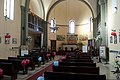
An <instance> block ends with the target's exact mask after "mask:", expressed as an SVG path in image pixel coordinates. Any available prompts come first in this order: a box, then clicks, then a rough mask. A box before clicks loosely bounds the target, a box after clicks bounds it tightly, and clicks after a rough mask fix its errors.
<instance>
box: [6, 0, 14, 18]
mask: <svg viewBox="0 0 120 80" xmlns="http://www.w3.org/2000/svg"><path fill="white" fill-rule="evenodd" d="M4 16H5V18H7V19H10V20H13V19H14V0H4Z"/></svg>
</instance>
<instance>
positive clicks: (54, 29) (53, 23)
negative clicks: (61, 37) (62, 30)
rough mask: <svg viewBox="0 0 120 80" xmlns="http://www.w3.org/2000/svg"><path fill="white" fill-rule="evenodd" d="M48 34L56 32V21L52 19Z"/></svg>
mask: <svg viewBox="0 0 120 80" xmlns="http://www.w3.org/2000/svg"><path fill="white" fill-rule="evenodd" d="M50 30H51V31H50V32H53V33H55V32H56V20H55V19H54V18H52V19H51V25H50Z"/></svg>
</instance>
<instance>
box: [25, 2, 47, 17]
mask: <svg viewBox="0 0 120 80" xmlns="http://www.w3.org/2000/svg"><path fill="white" fill-rule="evenodd" d="M38 3H39V5H40V3H41V6H42V12H43V13H42V15H43V16H42V18H43V19H45V9H44V5H43V2H42V0H38ZM29 5H30V0H26V2H25V8H26V10H27V11H29Z"/></svg>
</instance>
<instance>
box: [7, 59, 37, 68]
mask: <svg viewBox="0 0 120 80" xmlns="http://www.w3.org/2000/svg"><path fill="white" fill-rule="evenodd" d="M15 59H17V60H24V59H29V60H30V63H29V65H28V67H31V69H32V70H34V69H35V64H34V62H33V60H32V59H31V58H28V57H8V60H15Z"/></svg>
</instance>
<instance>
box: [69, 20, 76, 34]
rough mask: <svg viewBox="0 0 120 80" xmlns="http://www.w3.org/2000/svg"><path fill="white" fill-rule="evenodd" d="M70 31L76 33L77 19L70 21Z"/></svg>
mask: <svg viewBox="0 0 120 80" xmlns="http://www.w3.org/2000/svg"><path fill="white" fill-rule="evenodd" d="M69 33H70V34H74V33H75V20H70V21H69Z"/></svg>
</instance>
